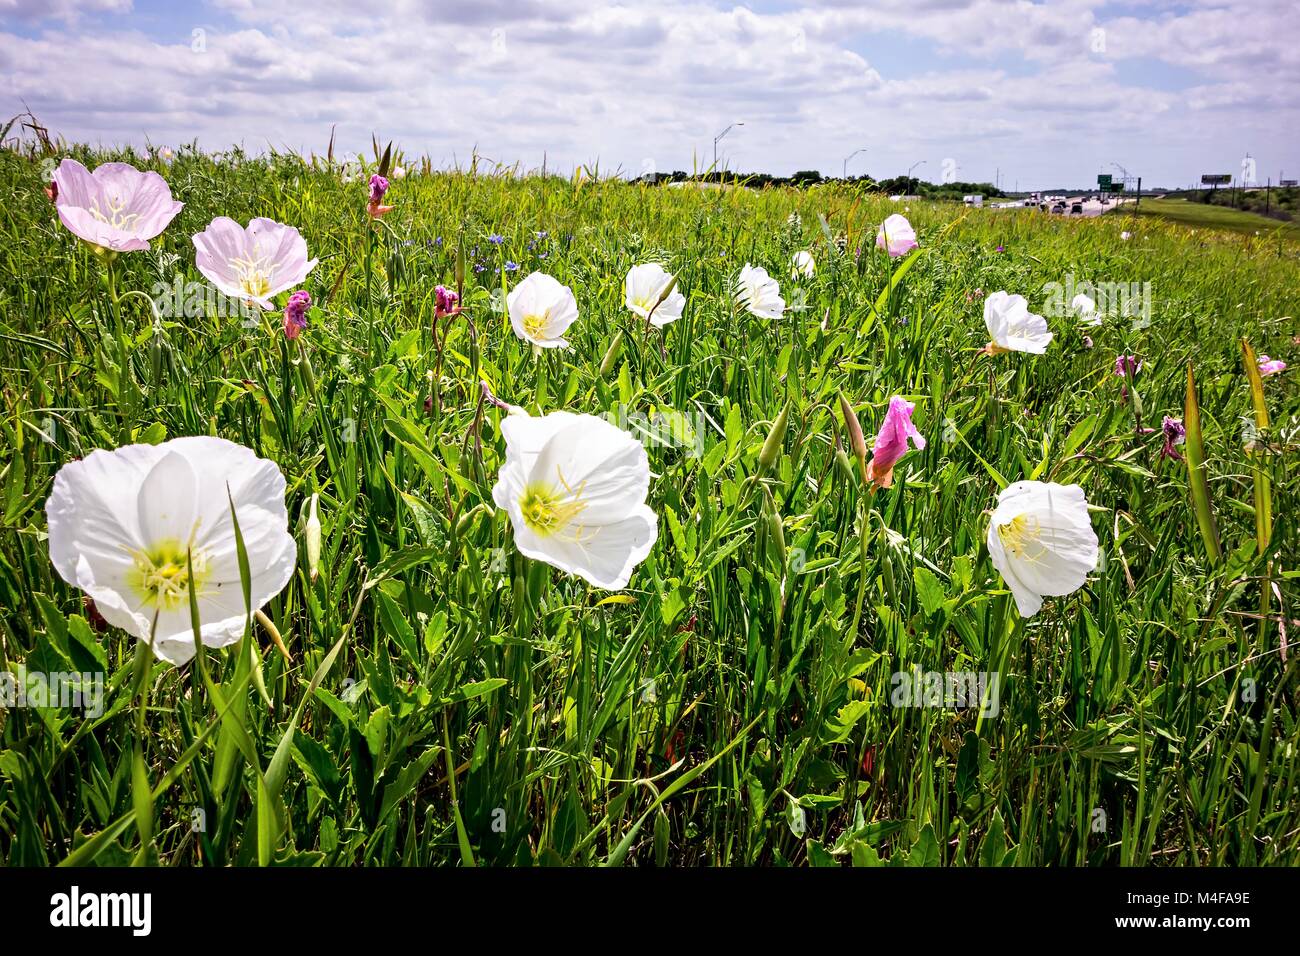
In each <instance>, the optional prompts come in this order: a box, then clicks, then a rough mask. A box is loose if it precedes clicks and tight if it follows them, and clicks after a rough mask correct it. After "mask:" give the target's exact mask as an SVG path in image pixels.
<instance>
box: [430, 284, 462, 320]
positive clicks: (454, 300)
mask: <svg viewBox="0 0 1300 956" xmlns="http://www.w3.org/2000/svg"><path fill="white" fill-rule="evenodd" d="M433 292H434V295H435V296H436V298H437V311H438V318H442V317H443V316H446V315H453V314H455V312H456V311H457V306H458V305H460V296H458V295H457V294H456V293H455V292H452V291H451V290H450V289H448V288H447V287H446V286H445V285H440V286H438V287H437V288H436V289H434V290H433Z"/></svg>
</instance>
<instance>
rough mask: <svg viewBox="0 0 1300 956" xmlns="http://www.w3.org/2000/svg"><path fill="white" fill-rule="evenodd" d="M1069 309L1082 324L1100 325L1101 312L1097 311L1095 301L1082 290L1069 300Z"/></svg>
mask: <svg viewBox="0 0 1300 956" xmlns="http://www.w3.org/2000/svg"><path fill="white" fill-rule="evenodd" d="M1070 310H1071V311H1072V312H1073V313H1074V314H1075V315H1077V316H1078V317H1079V321H1080V322H1081V323H1083V324H1084V325H1101V321H1102V320H1101V313H1100V312H1098V311H1097V303H1096V302H1094V301H1093V300H1092V299H1091V298H1089V297H1088V296H1086V295H1084V294H1083V293H1082V292H1080V293H1079V294H1078V295H1076V296H1075V297H1074V298H1073V299H1071V300H1070Z"/></svg>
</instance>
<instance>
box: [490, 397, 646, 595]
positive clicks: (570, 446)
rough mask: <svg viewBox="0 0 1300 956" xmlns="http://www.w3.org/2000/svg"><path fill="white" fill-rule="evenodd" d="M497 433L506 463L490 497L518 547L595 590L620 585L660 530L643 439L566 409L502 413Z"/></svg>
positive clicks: (609, 588)
mask: <svg viewBox="0 0 1300 956" xmlns="http://www.w3.org/2000/svg"><path fill="white" fill-rule="evenodd" d="M501 433H502V434H503V435H504V436H505V439H506V460H505V463H504V464H503V465H502V466H501V471H500V472H499V474H498V475H497V483H496V485H495V487H493V489H492V500H493V501H495V502H496V504H497V507H498V508H503V509H505V511H506V513H507V514H508V515H509V516H510V527H511V528H512V529H513V530H514V537H515V545H516V546H517V547H518V548H519V550H520V551H521V552H522V553H523V554H525V555H527V556H528V557H530V558H535V559H537V560H538V561H545V562H546V563H547V564H549V565H552V566H553V567H557V568H559V569H560V570H562V571H565V572H567V573H569V574H576V575H578V576H579V577H581V578H583V579H585V580H586V581H588V582H590V583H591V584H593V585H595V586H596V587H598V588H605V589H607V590H611V591H617V590H619V589H621V588H623V587H626V586H627V582H628V580H629V579H630V578H631V576H632V569H633V568H635V567H636V566H637V564H639V563H640V562H641V561H642V560H644V559H645V556H646V555H647V554H649V553H650V549H651V548H652V547H653V546H654V543H655V538H656V537H657V536H658V534H659V523H658V519H657V518H656V517H655V513H654V512H653V511H651V510H650V509H649V508H648V507H647V506H646V504H645V499H646V493H647V492H648V491H649V488H650V462H649V459H648V458H647V457H646V453H645V448H644V447H643V446H642V445H641V443H640V442H639V441H637V440H636V439H635V438H633V437H632V436H631V435H629V434H628V433H627V432H625V431H622V430H621V429H619V428H616V427H615V426H614V425H612V424H610V423H609V422H607V421H606V420H605V419H603V418H597V417H595V416H593V415H575V414H573V413H571V412H552V413H551V414H549V415H545V416H542V417H540V418H533V417H530V416H528V415H507V416H506V417H505V418H504V419H503V420H502V422H501Z"/></svg>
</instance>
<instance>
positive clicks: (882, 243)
mask: <svg viewBox="0 0 1300 956" xmlns="http://www.w3.org/2000/svg"><path fill="white" fill-rule="evenodd" d="M916 247H917V242H916V232H915V230H913V229H912V224H911V223H910V222H908V221H907V218H906V217H905V216H901V215H899V214H898V213H894V214H893V215H892V216H890V217H889V218H888V219H886V220H885V221H884V223H882V224H881V226H880V231H879V232H878V233H876V248H877V249H884V250H886V251H888V253H889V257H890V258H891V259H894V258H897V257H898V256H901V255H906V254H907V253H908V252H911V251H912V250H913V249H915V248H916Z"/></svg>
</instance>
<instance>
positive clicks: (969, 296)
mask: <svg viewBox="0 0 1300 956" xmlns="http://www.w3.org/2000/svg"><path fill="white" fill-rule="evenodd" d="M982 298H984V290H983V289H976V290H975V291H974V292H967V293H966V301H967V302H974V301H976V300H977V299H982Z"/></svg>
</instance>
